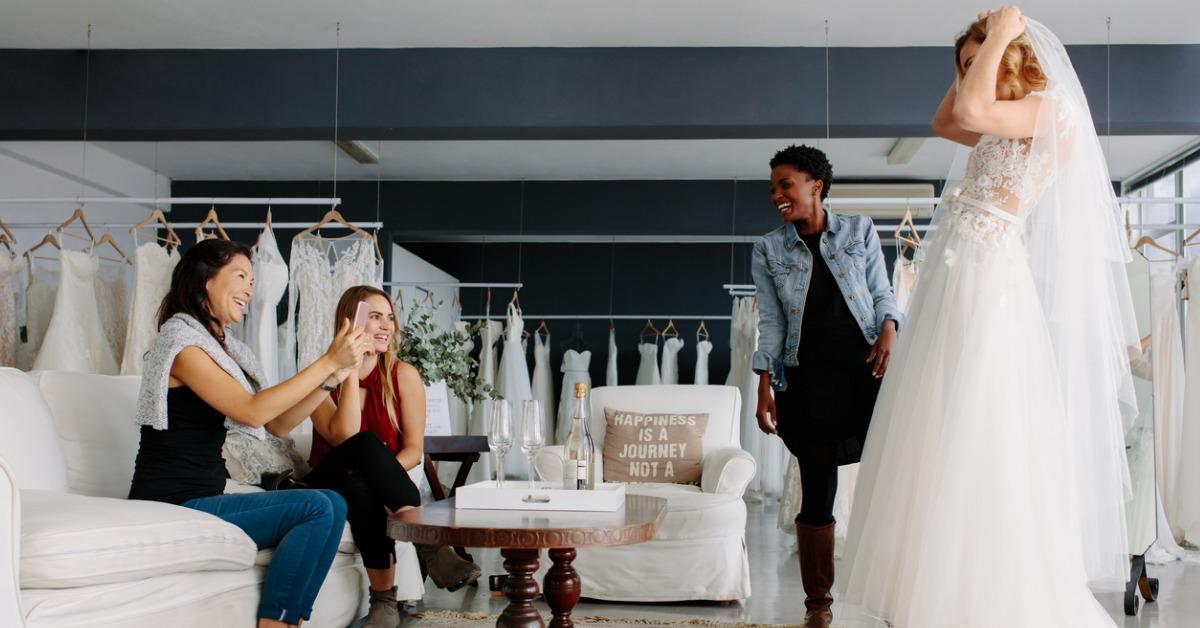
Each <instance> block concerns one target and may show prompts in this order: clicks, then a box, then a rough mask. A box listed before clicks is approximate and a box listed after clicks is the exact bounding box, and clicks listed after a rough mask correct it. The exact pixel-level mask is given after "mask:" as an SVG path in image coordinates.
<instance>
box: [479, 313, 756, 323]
mask: <svg viewBox="0 0 1200 628" xmlns="http://www.w3.org/2000/svg"><path fill="white" fill-rule="evenodd" d="M459 318H461V319H462V320H483V319H491V318H502V317H500V316H485V315H483V314H468V315H464V316H461V317H459ZM521 318H522V319H525V320H539V321H556V320H557V321H610V320H611V321H644V320H668V321H727V320H731V319H732V318H733V317H732V316H730V315H728V314H725V315H715V316H708V315H702V314H611V315H610V314H524V313H523V314H521Z"/></svg>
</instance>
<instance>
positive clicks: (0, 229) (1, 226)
mask: <svg viewBox="0 0 1200 628" xmlns="http://www.w3.org/2000/svg"><path fill="white" fill-rule="evenodd" d="M0 232H2V233H3V234H4V235H6V236H8V241H9V242H12V243H13V244H16V243H17V236H15V235H13V232H11V231H9V230H8V225H6V224H4V221H3V220H0Z"/></svg>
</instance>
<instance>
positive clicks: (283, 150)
mask: <svg viewBox="0 0 1200 628" xmlns="http://www.w3.org/2000/svg"><path fill="white" fill-rule="evenodd" d="M1197 139H1198V138H1197V137H1195V136H1176V135H1162V136H1138V137H1124V136H1122V137H1113V138H1111V146H1110V148H1109V154H1110V156H1109V167H1110V170H1111V173H1112V175H1113V178H1115V179H1124V178H1126V177H1128V176H1130V175H1132V174H1134V173H1136V172H1137V171H1139V170H1141V169H1143V168H1145V167H1147V166H1151V165H1154V164H1155V163H1157V162H1158V161H1159V160H1161V159H1162V158H1164V157H1166V156H1167V155H1170V154H1171V153H1173V152H1175V151H1177V150H1179V149H1180V148H1182V147H1184V146H1186V145H1188V144H1190V143H1193V142H1195V141H1197ZM895 141H896V139H895V138H879V139H832V140H823V139H813V140H789V139H755V140H630V141H623V140H622V141H615V140H613V141H610V140H595V141H576V140H570V141H558V140H536V141H533V140H530V141H437V142H434V141H429V142H392V141H388V142H384V143H383V145H382V152H381V155H382V158H381V160H380V165H378V166H364V165H360V164H358V163H357V162H354V161H353V160H351V159H350V158H349V157H347V156H346V155H345V154H344V153H342V152H341V151H336V152H335V150H334V145H333V143H331V142H319V141H305V142H163V143H160V144H158V161H157V170H158V171H159V172H160V173H161V174H164V175H166V176H168V177H170V178H172V179H175V180H188V179H190V180H321V179H329V178H331V177H332V176H333V160H334V156H335V155H336V156H337V168H338V173H337V176H338V179H340V180H349V179H367V180H374V179H375V178H376V177H380V178H383V179H395V180H463V181H466V180H520V179H529V180H578V179H592V180H605V179H729V178H739V179H751V180H758V179H763V178H765V177H766V176H767V162H768V161H769V160H770V158H771V156H772V155H773V154H774V153H775V151H776V150H779V149H780V148H782V147H784V146H786V145H787V144H790V143H794V142H806V143H809V144H812V145H814V146H817V147H820V148H822V149H823V150H825V151H826V153H828V154H829V158H830V161H832V162H833V166H834V173H835V175H836V176H838V177H855V178H898V179H941V178H945V177H946V176H947V174H948V173H949V172H950V171H951V168H952V167H953V166H955V165H956V166H957V168H958V169H961V168H962V165H963V163H964V162H965V149H963V150H961V151H960V150H957V149H956V145H954V144H951V143H950V142H948V141H946V140H942V139H935V138H930V139H928V140H926V141H925V143H924V144H923V145H922V146H921V148H920V149H919V150H918V151H917V153H916V155H915V156H914V157H913V159H912V161H911V162H910V163H909V164H907V165H903V166H890V165H888V163H887V153H888V151H889V150H891V147H892V145H893V144H894V143H895ZM1101 143H1102V144H1105V145H1106V146H1107V145H1108V138H1101ZM97 144H98V145H99V146H100V147H101V148H104V149H105V150H108V151H110V152H113V153H116V154H117V155H120V156H121V157H124V158H125V159H128V160H130V161H132V162H135V163H138V164H141V165H143V166H145V167H147V168H150V169H155V145H154V143H151V142H98V143H97ZM368 144H369V145H370V146H371V147H372V148H374V149H376V150H379V148H378V147H379V145H378V144H377V143H376V142H368Z"/></svg>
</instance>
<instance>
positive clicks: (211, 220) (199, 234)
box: [196, 207, 229, 242]
mask: <svg viewBox="0 0 1200 628" xmlns="http://www.w3.org/2000/svg"><path fill="white" fill-rule="evenodd" d="M210 225H211V226H212V227H213V228H214V229H216V231H217V235H219V236H221V239H222V240H228V239H229V234H228V233H225V228H224V227H222V226H221V219H220V218H218V217H217V210H216V208H215V207H209V208H208V215H207V216H205V217H204V220H201V221H200V224H198V225H196V241H197V242H199V241H201V240H203V239H204V228H205V227H208V226H210Z"/></svg>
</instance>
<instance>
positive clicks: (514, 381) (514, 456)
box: [485, 303, 533, 479]
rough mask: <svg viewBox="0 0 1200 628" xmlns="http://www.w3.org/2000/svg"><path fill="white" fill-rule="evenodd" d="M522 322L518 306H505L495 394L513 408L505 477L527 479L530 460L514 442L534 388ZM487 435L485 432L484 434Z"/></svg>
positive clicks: (505, 461)
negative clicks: (504, 321) (502, 347)
mask: <svg viewBox="0 0 1200 628" xmlns="http://www.w3.org/2000/svg"><path fill="white" fill-rule="evenodd" d="M524 330H525V321H524V320H522V319H521V311H520V310H519V309H517V306H516V305H514V304H512V303H510V304H508V324H507V325H506V326H505V329H504V350H503V352H502V353H501V354H500V367H499V368H498V369H497V370H496V391H497V392H498V393H499V394H500V397H501V398H502V399H507V400H508V401H509V405H510V407H511V408H512V424H513V445H512V447H511V448H510V449H509V453H508V455H507V457H506V458H505V459H504V471H505V476H506V477H511V478H521V479H524V478H525V477H526V475H525V474H526V473H527V471H528V469H529V461H528V460H527V459H526V458H525V456H523V455H521V450H520V447H519V446H518V443H517V442H516V439H517V437H518V436H519V435H520V433H521V428H520V424H521V411H522V408H523V405H524V401H525V400H526V399H533V385H532V383H531V382H530V381H529V362H528V361H526V359H525V347H524V344H523V338H522V337H521V332H523V331H524ZM485 433H486V432H485Z"/></svg>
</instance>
